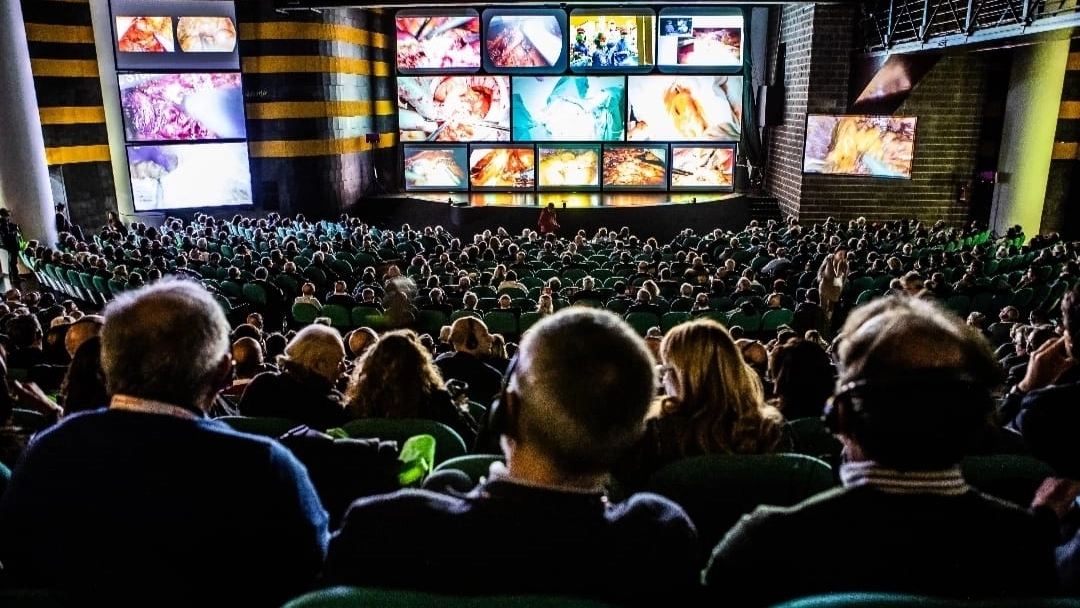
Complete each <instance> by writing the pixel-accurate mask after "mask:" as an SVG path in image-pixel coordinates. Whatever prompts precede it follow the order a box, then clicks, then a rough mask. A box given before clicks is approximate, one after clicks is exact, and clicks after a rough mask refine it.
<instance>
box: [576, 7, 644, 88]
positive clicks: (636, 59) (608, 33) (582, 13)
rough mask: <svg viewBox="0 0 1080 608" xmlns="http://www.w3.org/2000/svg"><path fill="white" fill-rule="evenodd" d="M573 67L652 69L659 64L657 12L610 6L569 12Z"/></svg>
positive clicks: (588, 69) (580, 69) (586, 69)
mask: <svg viewBox="0 0 1080 608" xmlns="http://www.w3.org/2000/svg"><path fill="white" fill-rule="evenodd" d="M567 30H568V31H569V33H570V36H569V38H570V41H569V44H570V47H569V48H570V69H571V70H572V71H574V72H620V73H627V72H649V71H651V70H652V68H653V66H654V65H656V13H655V12H653V10H652V9H647V8H643V9H636V8H614V7H612V8H610V9H591V8H590V9H583V8H578V9H574V10H573V11H571V12H570V27H569V28H567Z"/></svg>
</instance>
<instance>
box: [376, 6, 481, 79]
mask: <svg viewBox="0 0 1080 608" xmlns="http://www.w3.org/2000/svg"><path fill="white" fill-rule="evenodd" d="M394 23H395V24H396V26H397V69H398V71H399V72H401V73H403V74H408V73H421V72H427V71H435V70H437V71H440V72H444V73H451V72H475V71H477V70H479V69H480V13H478V12H477V11H476V10H474V9H469V8H464V9H445V10H440V9H424V10H416V9H410V10H403V11H398V13H397V15H395V17H394Z"/></svg>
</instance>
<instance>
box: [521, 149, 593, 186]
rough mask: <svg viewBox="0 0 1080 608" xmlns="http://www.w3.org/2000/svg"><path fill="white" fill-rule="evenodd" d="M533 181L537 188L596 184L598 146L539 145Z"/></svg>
mask: <svg viewBox="0 0 1080 608" xmlns="http://www.w3.org/2000/svg"><path fill="white" fill-rule="evenodd" d="M536 155H537V158H538V162H537V173H538V175H537V183H538V185H539V187H540V188H541V189H544V188H548V189H574V188H578V189H592V188H599V187H600V145H599V144H595V145H574V146H551V147H548V146H540V147H539V148H537V151H536Z"/></svg>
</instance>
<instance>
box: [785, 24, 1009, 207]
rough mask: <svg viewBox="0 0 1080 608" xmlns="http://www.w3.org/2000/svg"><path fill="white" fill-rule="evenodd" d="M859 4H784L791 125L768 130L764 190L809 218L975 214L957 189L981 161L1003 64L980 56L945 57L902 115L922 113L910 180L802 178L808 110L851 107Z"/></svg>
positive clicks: (788, 122) (787, 107)
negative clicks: (994, 72)
mask: <svg viewBox="0 0 1080 608" xmlns="http://www.w3.org/2000/svg"><path fill="white" fill-rule="evenodd" d="M856 10H857V8H856V7H852V6H844V5H823V4H819V5H815V6H812V7H804V6H786V7H784V8H783V9H782V13H781V16H780V19H781V21H780V40H781V42H784V43H785V44H786V45H787V61H786V67H787V76H786V82H785V86H786V90H785V101H786V105H785V111H784V124H783V125H782V126H780V127H773V128H770V129H768V136H767V140H766V141H767V142H768V145H769V149H768V160H769V162H768V169H767V170H768V172H769V176H768V177H767V178H766V188H767V190H768V191H769V192H770V193H771V194H772V195H773V196H776V197H777V198H778V199H779V200H780V205H781V209H783V210H784V212H785V213H786V214H790V215H795V216H797V217H799V218H800V220H802V221H807V222H813V221H821V220H823V219H824V218H825V217H828V216H834V217H837V218H841V219H847V218H853V217H857V216H866V217H870V218H874V219H890V218H900V217H912V216H915V217H920V218H924V219H928V220H929V219H933V220H937V219H944V220H946V221H947V222H948V223H950V224H952V225H958V224H960V223H962V222H964V221H965V220H966V219H967V217H968V208H967V204H966V203H960V202H958V201H957V198H958V190H959V187H960V185H961V184H962V183H965V182H967V181H968V180H970V178H971V176H972V174H973V172H974V170H975V167H976V159H977V157H978V154H979V140H980V127H981V124H982V115H983V108H984V104H985V102H986V83H987V74H988V72H989V70H990V68H991V66H992V65H994V66H996V64H994V63H993V62H992V61H991V60H989V59H987V58H986V57H985V56H984V55H982V54H977V53H964V54H959V55H953V56H946V57H943V58H942V59H941V61H939V62H938V64H937V65H936V66H935V67H934V68H933V69H932V70H931V71H930V73H929V74H927V75H926V76H925V77H924V78H923V79H922V80H921V81H920V82H919V83H918V84H917V86H916V87H915V89H914V90H913V91H912V93H911V94H910V96H909V97H908V98H907V99H906V100H905V102H904V103H903V104H902V105H901V106H900V108H899V109H898V110H897V111H896V114H897V115H905V116H917V117H918V118H919V122H918V130H917V132H916V135H915V160H914V164H913V167H912V178H911V179H910V180H886V179H871V178H861V177H847V176H829V175H816V174H808V175H803V174H802V151H803V143H804V139H805V121H806V114H807V113H808V112H809V113H843V112H845V111H846V110H847V107H848V77H849V73H850V58H851V49H852V48H853V37H854V32H855V18H856V12H855V11H856Z"/></svg>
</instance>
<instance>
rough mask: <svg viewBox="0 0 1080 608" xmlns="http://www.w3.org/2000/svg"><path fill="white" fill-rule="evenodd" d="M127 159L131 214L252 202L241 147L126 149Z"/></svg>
mask: <svg viewBox="0 0 1080 608" xmlns="http://www.w3.org/2000/svg"><path fill="white" fill-rule="evenodd" d="M127 157H128V171H129V172H130V175H131V193H132V197H133V199H134V204H135V211H154V210H158V209H187V208H192V207H218V206H229V205H248V204H251V203H252V197H251V168H250V166H249V163H248V148H247V144H246V143H244V142H234V143H183V144H168V145H131V146H128V147H127Z"/></svg>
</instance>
